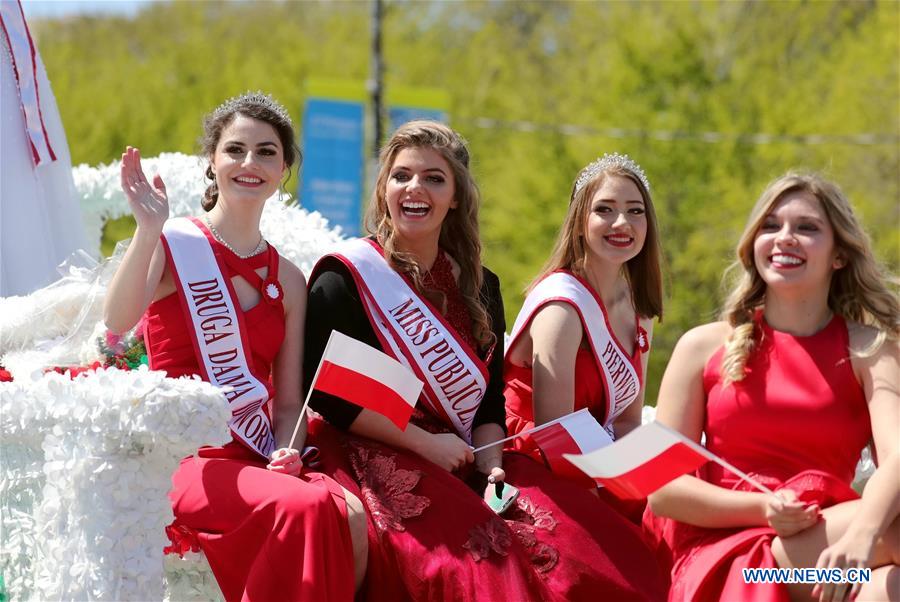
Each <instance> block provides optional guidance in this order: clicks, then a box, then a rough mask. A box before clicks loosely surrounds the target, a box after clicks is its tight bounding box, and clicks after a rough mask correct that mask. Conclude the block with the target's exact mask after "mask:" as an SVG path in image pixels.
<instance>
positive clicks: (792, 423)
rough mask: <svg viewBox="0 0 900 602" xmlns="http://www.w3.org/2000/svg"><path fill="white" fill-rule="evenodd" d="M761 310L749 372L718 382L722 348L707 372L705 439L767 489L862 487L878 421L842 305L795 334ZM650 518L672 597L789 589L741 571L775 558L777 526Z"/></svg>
mask: <svg viewBox="0 0 900 602" xmlns="http://www.w3.org/2000/svg"><path fill="white" fill-rule="evenodd" d="M759 320H760V323H759V328H761V331H762V339H761V341H760V344H759V347H758V348H757V349H756V350H755V351H754V352H753V353H752V355H751V356H750V358H749V360H748V362H747V375H746V376H745V378H744V379H743V380H741V381H739V382H735V383H732V384H730V385H727V386H726V385H723V384H722V377H721V374H720V367H721V363H722V355H723V353H724V348H720V349H719V350H718V351H717V352H716V353H715V354H714V355H713V356H712V358H711V359H710V360H709V362H708V363H707V365H706V368H705V370H704V372H703V386H704V390H705V391H706V396H707V401H706V423H705V425H704V432H705V433H706V447H707V448H708V449H709V450H710V451H712V452H713V453H715V454H716V455H718V456H720V457H722V458H724V459H725V460H727V461H728V462H730V463H732V464H733V465H734V466H736V467H737V468H739V469H741V470H743V471H744V472H746V473H747V474H749V475H751V476H753V477H755V478H756V479H757V480H758V481H760V482H761V483H763V484H765V485H767V486H768V487H770V488H771V489H773V490H778V489H785V488H786V489H792V490H793V491H795V492H796V493H797V495H798V497H799V498H800V499H801V500H803V501H805V502H808V503H813V502H815V503H817V504H819V505H820V507H823V508H825V507H828V506H832V505H834V504H838V503H840V502H844V501H847V500H851V499H855V498H857V497H859V496H858V495H857V494H856V492H854V491H853V489H852V488H851V487H850V483H851V482H852V481H853V475H854V471H855V467H856V463H857V461H858V460H859V456H860V452H861V451H862V448H863V447H864V446H865V445H866V443H868V441H869V440H870V439H871V437H872V427H871V422H870V418H869V410H868V406H867V405H866V400H865V396H864V394H863V390H862V386H861V385H860V384H859V382H858V381H857V380H856V376H855V375H854V373H853V368H852V366H851V363H850V357H849V352H848V345H849V337H848V334H847V325H846V324H845V322H844V320H843V318H841V317H840V316H837V315H836V316H835V317H834V318H833V319H832V320H831V322H830V323H829V324H828V325H827V326H826V327H825V328H824V329H822V330H821V331H819V332H818V333H816V334H814V335H812V336H808V337H798V336H794V335H791V334H788V333H785V332H778V331H776V330H773V329H772V328H771V327H770V326H769V325H768V324H767V323H766V322H765V320H763V319H762V318H761V317H760V318H759ZM698 472H699V474H698V475H697V476H699V477H700V478H702V479H704V480H705V481H708V482H710V483H713V484H715V485H718V486H719V487H724V488H726V489H736V490H752V489H751V488H750V486H748V485H747V484H746V483H744V482H743V481H740V480H738V478H737V477H735V476H734V475H733V474H731V473H729V472H728V471H726V470H725V469H723V468H722V467H720V466H719V465H718V464H715V463H713V462H710V463H708V464H706V465H705V466H703V467H702V468H701V469H700V470H699V471H698ZM644 526H645V529H647V530H648V531H649V532H650V533H651V534H652V535H654V536H655V537H657V538H658V539H659V541H660V544H661V545H662V548H663V551H670V552H671V555H672V561H673V563H674V566H673V568H672V589H671V591H670V593H669V599H670V600H678V601H681V600H749V601H757V602H763V601H767V602H769V601H776V600H777V601H784V602H787V600H788V599H789V598H788V593H787V588H786V587H785V586H784V585H783V584H771V583H770V584H752V585H748V584H746V583H744V580H743V578H742V574H741V569H742V568H757V567H758V568H766V567H775V559H774V557H773V556H772V550H771V542H772V539H773V538H774V537H775V532H774V531H773V530H772V529H771V528H769V527H749V528H735V529H707V528H703V527H696V526H693V525H688V524H684V523H679V522H676V521H673V520H670V519H665V518H659V517H656V516H655V515H653V514H652V513H651V512H650V511H649V509H648V511H647V513H646V514H645V516H644Z"/></svg>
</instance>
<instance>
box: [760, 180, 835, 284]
mask: <svg viewBox="0 0 900 602" xmlns="http://www.w3.org/2000/svg"><path fill="white" fill-rule="evenodd" d="M834 240H835V239H834V229H833V228H832V226H831V222H829V220H828V216H827V215H825V211H824V210H823V209H822V205H821V203H820V202H819V199H817V198H816V197H815V195H813V194H812V193H811V192H809V191H806V190H796V191H791V192H788V193H787V194H785V195H784V196H783V197H782V199H781V200H780V201H778V202H777V203H776V204H775V206H774V207H773V208H772V211H770V212H769V214H768V215H767V216H766V217H765V218H764V219H763V221H762V223H761V225H760V227H759V229H758V230H757V232H756V237H755V238H754V241H753V261H754V264H755V266H756V270H757V271H758V272H759V275H760V277H761V278H762V279H763V281H765V283H766V285H767V286H769V287H777V288H784V287H789V288H793V289H796V288H802V289H803V290H815V289H824V290H825V291H827V290H828V287H829V285H830V283H831V276H832V274H833V273H834V271H835V270H836V269H839V268H841V267H842V266H843V263H844V262H843V259H842V258H841V254H840V253H839V252H838V249H837V248H836V246H835V242H834Z"/></svg>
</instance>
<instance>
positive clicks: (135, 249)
mask: <svg viewBox="0 0 900 602" xmlns="http://www.w3.org/2000/svg"><path fill="white" fill-rule="evenodd" d="M158 242H159V234H158V233H145V232H143V231H142V230H141V229H140V228H138V229H137V230H135V233H134V237H133V238H132V239H131V243H129V245H128V250H127V251H125V256H124V257H123V258H122V263H121V264H120V265H119V267H118V269H117V270H116V273H115V275H114V276H113V278H112V281H111V282H110V284H109V287H108V289H107V291H106V299H105V301H104V304H103V318H104V321H105V323H106V327H107V328H109V329H110V330H111V331H113V332H115V333H123V332H125V331H127V330H129V329H131V328H132V327H133V326H134V325H135V324H137V322H138V320H140V318H141V315H142V314H143V313H144V310H146V309H147V306H148V305H149V303H150V299H151V298H152V296H153V291H152V290H151V291H148V287H149V282H150V281H151V280H153V276H154V275H153V274H150V271H151V263H152V259H153V253H154V251H155V249H156V246H157V244H158ZM158 271H159V274H156V275H155V277H156V278H155V282H156V283H158V282H159V279H160V278H161V276H162V271H161V270H158ZM153 288H154V290H155V288H156V286H155V284H154V286H153Z"/></svg>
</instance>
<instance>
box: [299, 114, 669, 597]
mask: <svg viewBox="0 0 900 602" xmlns="http://www.w3.org/2000/svg"><path fill="white" fill-rule="evenodd" d="M367 224H368V227H369V231H370V232H371V233H372V234H373V236H372V238H370V239H364V240H357V241H351V242H350V243H348V244H347V245H345V246H344V247H342V248H340V249H337V250H335V252H334V253H333V254H331V255H328V256H326V257H324V258H323V259H322V260H321V261H320V262H319V264H318V265H317V266H316V267H315V268H314V270H313V274H312V276H311V277H310V296H309V311H308V312H307V338H306V350H307V355H306V359H305V373H306V375H307V381H309V379H311V378H312V376H313V374H314V373H315V371H316V367H317V365H318V360H319V358H320V357H321V356H322V353H323V351H324V348H325V345H326V342H327V340H328V337H329V335H330V333H331V331H332V330H338V331H340V332H343V333H344V334H347V335H348V336H351V337H353V338H356V339H358V340H361V341H363V342H366V343H368V344H369V345H371V346H373V347H375V348H378V349H381V350H383V351H384V352H385V353H388V354H391V355H393V356H394V357H396V358H397V359H398V360H400V361H403V362H405V363H407V365H408V366H409V367H410V368H411V369H412V370H413V371H414V372H416V374H417V375H418V376H419V378H420V379H421V380H422V381H423V382H424V383H425V389H424V391H423V394H422V396H421V397H420V398H419V401H418V405H417V408H416V410H415V413H414V415H413V418H412V421H411V423H410V424H409V425H408V426H407V427H406V429H405V430H400V429H398V428H397V427H396V426H395V425H394V424H393V423H392V422H391V421H389V420H388V419H387V418H385V417H383V416H381V415H379V414H377V413H374V412H372V411H370V410H367V409H362V408H359V407H357V406H354V405H351V404H349V403H347V401H345V400H343V399H340V398H338V397H334V396H331V395H328V394H325V393H322V392H319V391H315V392H314V393H313V395H312V397H311V403H312V405H313V407H314V408H315V409H316V410H317V411H318V412H320V413H321V414H322V415H323V416H324V417H325V419H326V420H327V421H328V422H327V423H326V422H318V421H314V422H313V423H312V424H311V426H310V430H311V432H317V433H318V432H323V431H326V432H329V433H332V435H331V436H330V437H327V439H328V440H330V441H333V440H338V441H340V444H339V445H335V446H329V447H328V449H323V450H322V452H323V465H324V466H325V467H326V468H327V469H328V470H329V472H331V473H332V474H333V476H334V477H335V479H336V480H338V482H340V483H341V484H342V485H343V486H344V487H346V488H347V489H348V490H350V491H352V492H353V493H355V494H357V495H358V496H359V497H360V498H361V499H362V500H363V502H364V504H365V505H366V509H367V514H368V516H369V517H370V519H371V523H370V533H371V535H370V541H371V542H373V543H372V545H371V546H370V550H371V553H370V557H369V564H368V566H369V571H368V575H367V584H366V589H365V592H366V594H367V595H368V596H369V597H370V598H373V599H386V600H393V599H414V600H503V599H506V600H575V599H615V600H623V599H632V600H635V599H653V598H659V597H661V596H662V595H663V590H662V587H661V586H660V581H659V580H658V579H654V577H653V568H654V567H653V566H652V564H653V559H652V557H651V556H650V553H649V551H648V550H647V549H646V547H641V548H640V550H643V553H644V555H645V557H646V561H647V562H649V563H650V564H651V567H650V570H648V567H647V566H642V560H643V559H642V558H641V557H640V553H641V552H640V551H638V552H637V557H635V559H634V562H633V564H631V565H628V566H623V565H620V564H618V563H616V562H614V561H613V560H612V558H611V557H610V555H609V554H607V552H605V551H604V550H603V549H601V548H599V547H598V546H596V545H594V544H593V541H592V534H591V533H589V532H587V531H586V530H584V529H583V528H582V526H581V525H583V524H585V523H586V522H588V521H590V520H592V519H594V520H597V519H598V516H597V515H596V514H595V513H594V507H595V506H594V505H579V504H571V505H564V504H558V503H557V502H556V501H554V500H557V499H563V500H565V499H571V495H570V494H571V493H572V492H573V491H574V492H575V494H576V496H577V494H578V493H580V490H579V488H578V487H577V486H575V485H574V484H572V483H568V482H565V481H561V480H558V479H555V478H554V477H553V476H552V474H550V473H549V472H548V471H547V470H546V469H545V468H543V467H542V466H540V465H538V464H537V463H535V462H532V461H531V460H530V459H528V458H525V457H523V456H519V457H517V458H512V459H511V461H509V462H507V460H506V458H505V457H504V456H503V454H502V448H501V445H494V446H491V447H488V448H486V449H484V450H483V451H480V452H478V453H476V454H473V452H472V449H473V447H480V446H483V445H487V444H490V443H494V442H497V441H499V440H501V439H502V438H503V437H504V435H505V432H504V431H505V428H504V424H505V414H504V401H503V393H502V391H503V378H502V371H503V338H504V330H505V323H504V317H503V301H502V299H501V297H500V287H499V281H498V279H497V277H496V276H495V275H494V274H493V273H492V272H490V271H489V270H488V269H487V268H484V267H483V266H482V264H481V243H480V239H479V235H478V190H477V188H476V186H475V183H474V181H473V179H472V175H471V172H470V171H469V154H468V149H467V148H466V146H465V143H464V141H463V140H462V139H461V138H460V136H459V135H458V134H457V133H456V132H454V131H453V130H451V129H450V128H448V127H446V126H444V125H442V124H439V123H435V122H426V121H420V122H410V123H408V124H406V125H404V126H402V127H401V128H400V129H398V130H397V132H396V133H395V134H394V136H393V137H392V138H391V140H390V141H389V143H388V144H387V145H386V147H385V148H384V150H383V151H382V154H381V170H380V172H379V176H378V179H377V181H376V188H375V198H374V200H373V203H372V205H371V207H370V213H369V216H368V220H367ZM335 427H336V428H335ZM504 479H506V480H508V481H509V482H511V483H513V484H514V485H515V486H517V487H518V488H519V490H520V495H519V497H518V499H517V501H516V503H515V504H514V505H513V506H512V507H511V508H509V509H508V510H506V511H505V512H503V513H502V514H499V515H498V514H497V513H495V512H494V511H493V510H492V509H491V508H490V507H489V506H488V505H487V504H486V503H485V500H486V499H490V498H491V496H495V495H496V487H497V485H498V484H499V483H501V482H503V481H504ZM570 506H571V507H570ZM610 512H611V511H610ZM603 518H604V517H603V516H600V517H599V521H600V522H602V520H603ZM620 523H622V521H619V522H618V523H610V524H609V537H610V539H615V538H617V537H618V539H619V540H621V542H622V548H621V550H620V551H621V553H622V554H627V553H628V551H629V550H631V549H632V546H631V542H633V541H637V537H635V535H634V532H633V529H630V528H629V526H628V525H624V524H620ZM616 557H618V556H616Z"/></svg>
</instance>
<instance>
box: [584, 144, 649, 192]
mask: <svg viewBox="0 0 900 602" xmlns="http://www.w3.org/2000/svg"><path fill="white" fill-rule="evenodd" d="M610 167H618V168H621V169H624V170H626V171H629V172H631V173H632V174H634V176H635V177H636V178H637V179H638V180H640V181H641V184H643V185H644V188H646V189H647V192H650V182H649V181H648V180H647V174H645V173H644V170H643V169H641V166H640V165H638V164H637V163H635V162H634V161H633V160H632V159H631V157H629V156H628V155H620V154H619V153H606V154H605V155H603V156H602V157H600V158H599V159H597V160H596V161H594V162H593V163H590V164H589V165H588V166H587V167H585V168H584V169H582V170H581V174H580V175H579V176H578V179H577V180H575V192H576V193H577V192H578V191H579V190H581V189H582V188H584V185H585V184H587V183H588V182H590V181H591V180H593V179H594V178H595V177H597V174H599V173H600V172H603V171H606V170H607V169H609V168H610Z"/></svg>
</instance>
